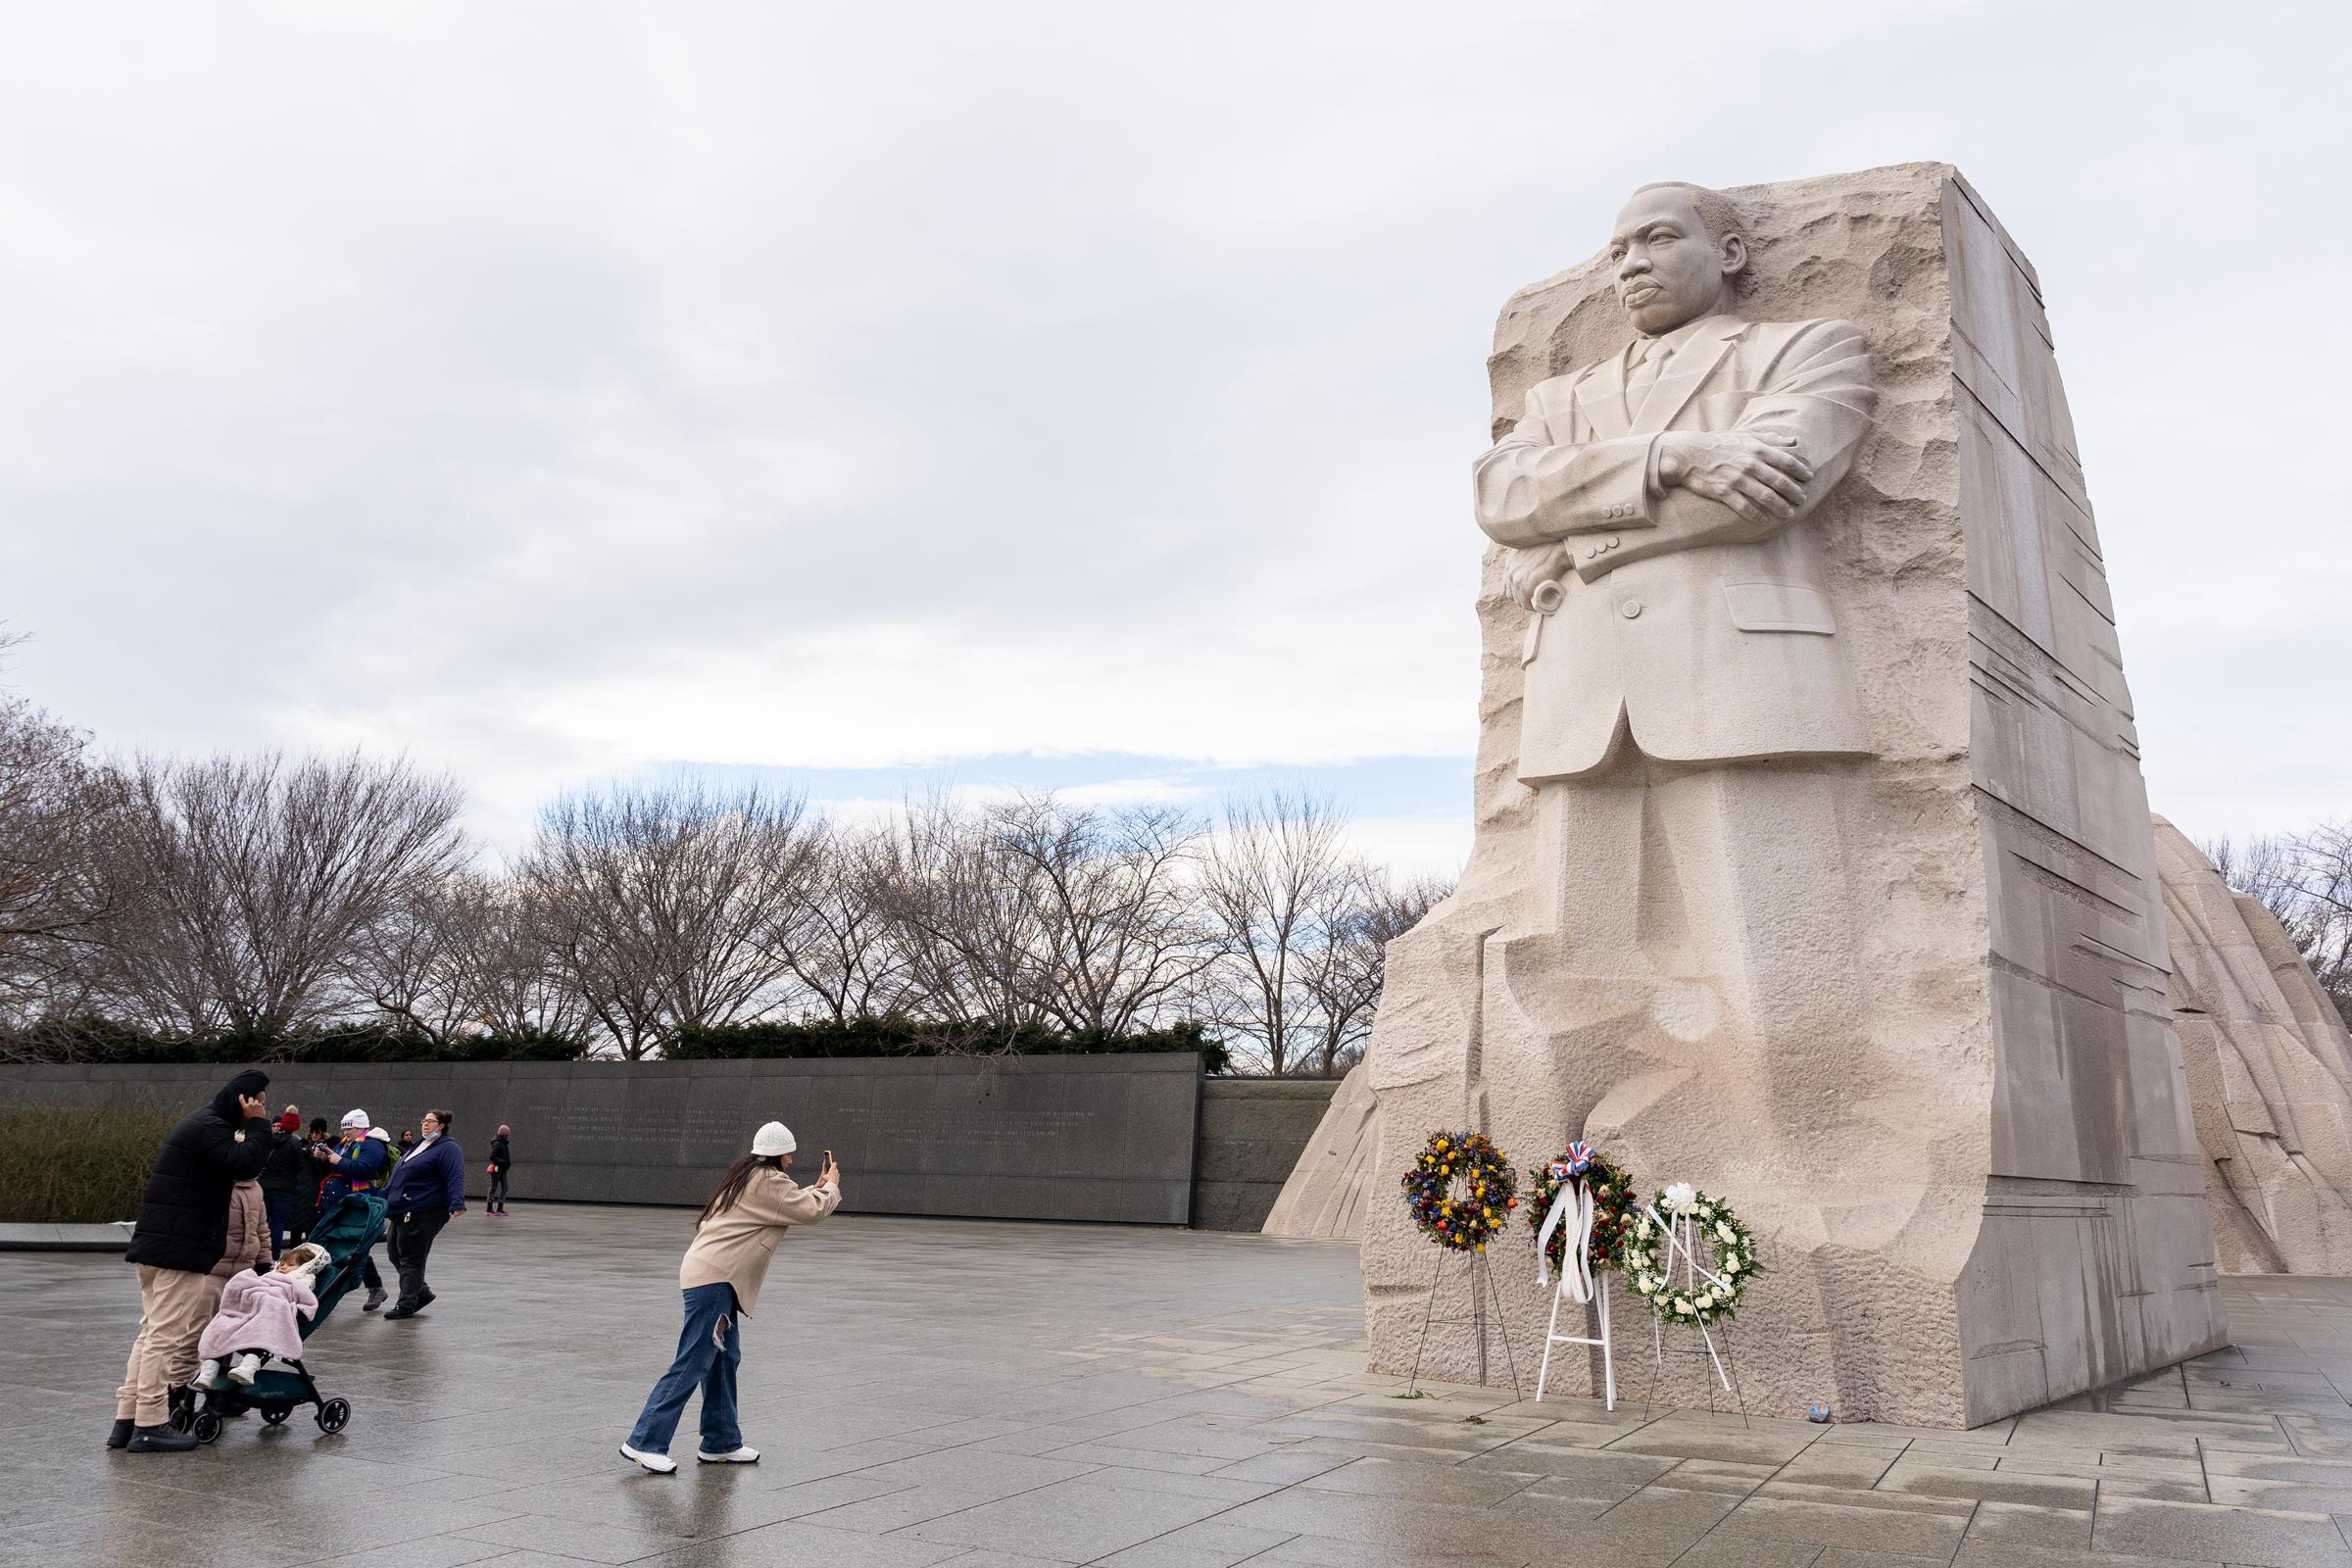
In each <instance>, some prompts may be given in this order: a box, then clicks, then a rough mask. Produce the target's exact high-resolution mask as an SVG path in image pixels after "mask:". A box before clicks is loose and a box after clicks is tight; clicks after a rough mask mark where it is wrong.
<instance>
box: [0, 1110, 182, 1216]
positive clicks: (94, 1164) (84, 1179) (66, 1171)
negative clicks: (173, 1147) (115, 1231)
mask: <svg viewBox="0 0 2352 1568" xmlns="http://www.w3.org/2000/svg"><path fill="white" fill-rule="evenodd" d="M177 1119H178V1118H177V1117H175V1116H173V1115H172V1113H170V1112H168V1111H161V1110H145V1109H123V1108H122V1107H120V1106H105V1107H95V1108H87V1109H64V1108H60V1107H55V1106H46V1105H6V1106H0V1223H12V1224H48V1225H103V1224H106V1223H108V1222H109V1221H112V1220H118V1219H130V1218H132V1217H134V1216H136V1215H137V1213H138V1211H139V1197H140V1195H141V1194H142V1193H143V1192H145V1191H146V1187H147V1172H148V1170H149V1168H150V1167H152V1166H153V1165H154V1163H155V1152H156V1151H157V1150H158V1149H160V1148H162V1147H163V1142H164V1135H165V1134H166V1133H168V1132H170V1131H171V1130H172V1123H173V1122H174V1121H175V1120H177Z"/></svg>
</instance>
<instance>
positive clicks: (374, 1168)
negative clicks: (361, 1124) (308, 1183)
mask: <svg viewBox="0 0 2352 1568" xmlns="http://www.w3.org/2000/svg"><path fill="white" fill-rule="evenodd" d="M335 1152H336V1153H338V1154H341V1155H342V1156H343V1162H342V1163H341V1164H339V1165H329V1164H328V1163H327V1162H326V1161H324V1160H320V1161H319V1169H320V1170H321V1171H323V1172H325V1175H324V1176H323V1177H322V1178H321V1179H320V1181H319V1213H321V1214H323V1213H325V1212H326V1211H327V1210H328V1209H329V1208H331V1207H333V1206H334V1204H335V1202H336V1201H337V1200H338V1199H341V1198H342V1197H344V1196H345V1195H346V1194H349V1193H354V1192H361V1193H364V1192H367V1191H368V1189H369V1188H371V1187H373V1186H374V1185H375V1184H376V1183H377V1182H379V1181H381V1180H382V1179H383V1175H384V1172H385V1171H386V1170H388V1169H389V1168H391V1164H392V1146H391V1145H389V1144H387V1143H385V1142H384V1141H383V1140H382V1139H381V1138H370V1137H368V1135H367V1134H366V1133H362V1134H361V1135H360V1136H359V1137H357V1138H346V1139H344V1140H343V1141H342V1142H341V1143H339V1144H337V1145H336V1146H335Z"/></svg>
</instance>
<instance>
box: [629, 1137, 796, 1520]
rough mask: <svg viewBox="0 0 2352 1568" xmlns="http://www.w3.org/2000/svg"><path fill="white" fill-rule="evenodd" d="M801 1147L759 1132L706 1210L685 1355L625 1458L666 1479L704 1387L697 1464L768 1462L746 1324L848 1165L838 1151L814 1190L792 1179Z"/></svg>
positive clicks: (683, 1340) (642, 1415) (641, 1416)
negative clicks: (784, 1253)
mask: <svg viewBox="0 0 2352 1568" xmlns="http://www.w3.org/2000/svg"><path fill="white" fill-rule="evenodd" d="M799 1147H800V1145H799V1143H798V1142H797V1141H796V1140H795V1139H794V1138H793V1136H792V1129H791V1128H789V1127H787V1126H785V1125H784V1124H783V1123H782V1122H780V1121H771V1122H769V1123H767V1124H766V1125H765V1126H763V1127H761V1128H760V1130H759V1131H758V1132H757V1133H754V1134H753V1135H752V1152H750V1153H748V1154H745V1155H743V1156H742V1157H740V1158H738V1159H737V1160H736V1161H735V1163H734V1164H732V1165H730V1166H728V1167H727V1174H726V1175H725V1176H724V1177H722V1178H721V1179H720V1181H719V1184H718V1187H717V1189H716V1190H715V1191H714V1192H712V1193H711V1201H710V1202H708V1203H706V1204H704V1205H703V1212H702V1217H701V1218H699V1219H697V1220H696V1221H695V1227H694V1242H693V1244H692V1245H691V1246H689V1247H688V1248H687V1249H686V1256H685V1259H684V1260H683V1261H682V1262H680V1263H679V1265H678V1289H679V1291H680V1293H681V1294H683V1296H684V1297H685V1305H686V1326H685V1330H684V1332H683V1333H681V1334H680V1335H679V1337H678V1353H677V1356H676V1358H675V1359H674V1360H672V1361H671V1362H670V1364H669V1370H668V1371H666V1372H664V1373H662V1380H661V1381H660V1382H659V1383H656V1384H655V1385H654V1392H653V1393H652V1394H651V1395H649V1396H648V1397H646V1401H645V1408H644V1409H643V1410H642V1411H640V1412H639V1413H638V1416H637V1425H636V1426H635V1427H634V1428H633V1429H631V1431H630V1433H629V1440H628V1441H627V1442H626V1443H624V1444H622V1445H621V1446H620V1456H621V1457H622V1458H624V1459H627V1460H628V1461H629V1462H631V1463H632V1464H635V1465H638V1466H640V1467H642V1468H644V1469H647V1470H651V1471H652V1472H654V1473H655V1474H656V1475H664V1476H665V1475H668V1474H669V1473H670V1472H672V1471H674V1470H676V1469H677V1467H678V1466H677V1461H675V1460H674V1459H672V1458H670V1456H669V1440H670V1437H671V1436H672V1434H674V1433H675V1432H676V1431H677V1430H678V1418H679V1417H680V1416H682V1415H684V1414H685V1411H686V1400H687V1398H688V1397H690V1396H691V1395H692V1394H693V1393H694V1392H695V1391H696V1390H697V1389H700V1390H701V1391H702V1394H703V1434H702V1446H700V1447H699V1448H698V1449H696V1451H695V1455H694V1456H695V1458H697V1459H698V1460H700V1461H702V1462H703V1463H704V1464H757V1463H759V1462H760V1450H759V1449H758V1448H753V1447H747V1446H745V1444H744V1441H743V1430H742V1428H741V1427H739V1426H738V1425H737V1424H736V1417H735V1370H736V1367H737V1366H738V1365H739V1364H740V1363H741V1362H742V1360H743V1323H742V1320H743V1319H745V1318H747V1317H750V1316H751V1315H752V1309H753V1308H754V1307H755V1306H757V1305H758V1304H759V1300H760V1285H761V1284H762V1283H763V1282H764V1281H765V1280H766V1278H767V1264H768V1260H769V1259H770V1258H771V1257H773V1256H774V1255H775V1250H776V1244H777V1243H778V1242H780V1241H782V1240H783V1239H784V1233H785V1232H786V1231H789V1230H790V1229H792V1227H793V1226H795V1225H813V1224H815V1223H816V1222H817V1221H818V1220H821V1219H823V1218H824V1217H825V1216H826V1215H828V1214H830V1213H832V1212H833V1210H834V1209H835V1208H836V1207H837V1206H839V1204H840V1202H841V1167H840V1166H838V1165H836V1164H835V1163H834V1162H833V1159H832V1156H831V1154H830V1152H828V1153H827V1155H826V1159H825V1167H824V1169H823V1170H822V1171H821V1172H819V1173H818V1175H817V1179H816V1185H815V1186H814V1187H803V1186H800V1185H799V1184H798V1183H796V1182H795V1181H793V1179H792V1178H791V1177H790V1176H788V1175H786V1174H785V1172H786V1171H787V1170H788V1169H790V1168H791V1165H792V1156H793V1152H794V1151H795V1150H797V1149H798V1148H799Z"/></svg>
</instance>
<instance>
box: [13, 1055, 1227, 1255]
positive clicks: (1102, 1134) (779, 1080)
mask: <svg viewBox="0 0 2352 1568" xmlns="http://www.w3.org/2000/svg"><path fill="white" fill-rule="evenodd" d="M264 1070H265V1071H267V1072H269V1073H270V1091H269V1093H270V1105H271V1107H272V1108H273V1109H275V1108H277V1107H279V1106H282V1105H284V1104H285V1103H287V1102H288V1101H292V1102H293V1103H296V1104H298V1105H300V1106H301V1108H302V1112H303V1115H304V1118H305V1119H306V1120H307V1119H308V1118H310V1117H312V1116H324V1117H325V1118H326V1119H327V1121H328V1122H329V1123H330V1124H332V1123H334V1122H336V1121H338V1120H340V1118H341V1117H342V1115H343V1112H345V1111H346V1110H349V1109H351V1108H353V1107H354V1106H357V1107H360V1108H363V1109H365V1110H366V1111H367V1112H368V1115H369V1117H370V1118H371V1119H372V1120H373V1121H374V1122H375V1123H376V1124H377V1125H379V1126H382V1127H384V1128H387V1129H389V1130H390V1131H391V1132H392V1133H394V1134H395V1135H397V1134H398V1133H399V1132H400V1130H401V1129H402V1128H404V1127H408V1128H414V1127H415V1126H416V1125H417V1122H418V1120H419V1119H420V1118H421V1117H422V1116H423V1114H424V1112H425V1110H426V1109H427V1108H428V1107H432V1106H440V1107H442V1108H445V1109H448V1110H451V1111H454V1112H455V1113H456V1115H457V1126H456V1137H457V1140H458V1142H459V1143H460V1144H462V1145H463V1146H465V1149H466V1186H467V1191H468V1192H469V1193H470V1194H473V1195H474V1196H477V1197H478V1196H479V1195H480V1193H481V1192H482V1190H483V1187H484V1185H485V1184H486V1182H487V1180H488V1178H487V1176H486V1174H485V1173H484V1170H483V1164H484V1161H485V1160H486V1158H487V1156H488V1152H489V1148H490V1135H491V1133H492V1132H493V1131H494V1130H495V1129H496V1128H497V1126H498V1125H499V1123H501V1122H505V1123H508V1124H509V1125H511V1126H512V1127H513V1128H514V1129H515V1132H514V1153H515V1170H514V1176H513V1181H514V1195H515V1200H516V1201H530V1200H531V1199H534V1198H538V1199H553V1200H558V1201H587V1202H617V1203H693V1204H700V1203H701V1202H702V1201H704V1199H705V1198H707V1197H708V1196H709V1194H710V1191H711V1186H712V1185H713V1184H714V1183H715V1182H716V1180H717V1178H718V1174H719V1172H720V1171H722V1170H724V1169H725V1168H726V1165H727V1162H728V1161H729V1160H731V1159H733V1158H734V1157H735V1156H736V1155H737V1154H739V1153H742V1152H745V1151H747V1150H749V1149H750V1148H751V1141H752V1134H753V1132H754V1131H755V1130H757V1129H758V1128H759V1126H760V1123H762V1122H765V1121H768V1120H771V1119H772V1120H777V1121H782V1122H784V1123H786V1124H788V1125H789V1126H790V1127H791V1128H792V1130H793V1133H794V1136H795V1137H797V1138H798V1139H799V1141H800V1146H801V1147H800V1152H799V1154H798V1156H796V1159H795V1165H794V1168H795V1170H796V1171H797V1172H799V1173H801V1174H803V1175H805V1176H808V1177H810V1178H813V1175H814V1172H815V1171H816V1168H817V1166H818V1163H819V1162H820V1161H821V1159H822V1158H823V1152H824V1151H825V1150H827V1149H831V1150H832V1151H833V1152H835V1153H836V1154H837V1155H838V1156H839V1157H840V1159H841V1162H842V1166H843V1169H844V1171H845V1173H846V1174H847V1176H848V1180H847V1181H846V1182H845V1184H844V1188H845V1193H846V1199H845V1201H844V1203H843V1207H844V1209H845V1210H847V1211H850V1212H863V1213H878V1214H934V1215H948V1216H966V1217H972V1218H988V1219H1055V1220H1093V1221H1104V1222H1118V1223H1129V1224H1146V1225H1183V1224H1185V1223H1187V1222H1188V1221H1189V1219H1190V1217H1191V1213H1192V1187H1193V1169H1194V1163H1195V1145H1196V1143H1197V1141H1198V1138H1199V1133H1200V1115H1201V1109H1200V1103H1201V1087H1200V1085H1201V1058H1200V1057H1199V1056H1197V1055H1194V1054H1189V1053H1177V1054H1152V1055H1105V1056H1025V1057H989V1058H980V1059H972V1058H959V1057H928V1058H922V1059H917V1060H875V1061H866V1060H853V1061H808V1060H775V1061H679V1062H663V1061H654V1062H467V1063H461V1064H456V1065H440V1064H426V1063H388V1064H382V1065H377V1064H368V1063H335V1064H328V1065H316V1064H302V1063H293V1064H286V1063H280V1064H276V1065H266V1066H265V1068H264ZM235 1071H236V1069H235V1068H234V1067H229V1066H170V1067H0V1103H39V1104H72V1105H85V1104H101V1105H103V1104H132V1103H145V1104H158V1105H164V1106H169V1107H180V1106H185V1107H188V1108H193V1107H194V1106H195V1105H196V1104H197V1103H200V1102H202V1101H203V1100H204V1099H205V1098H207V1097H208V1096H209V1095H210V1094H211V1093H212V1092H213V1091H214V1090H216V1089H218V1088H219V1087H220V1086H221V1084H222V1083H225V1082H226V1081H227V1080H228V1078H229V1077H230V1076H231V1075H232V1074H233V1073H234V1072H235Z"/></svg>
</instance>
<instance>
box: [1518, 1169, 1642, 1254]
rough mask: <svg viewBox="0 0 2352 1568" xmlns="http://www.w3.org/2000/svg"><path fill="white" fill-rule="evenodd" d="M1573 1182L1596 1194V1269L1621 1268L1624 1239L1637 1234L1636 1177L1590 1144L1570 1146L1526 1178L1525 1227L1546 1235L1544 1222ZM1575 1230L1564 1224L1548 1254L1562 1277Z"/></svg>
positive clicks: (1594, 1237)
mask: <svg viewBox="0 0 2352 1568" xmlns="http://www.w3.org/2000/svg"><path fill="white" fill-rule="evenodd" d="M1572 1177H1582V1178H1583V1180H1584V1183H1585V1185H1586V1186H1588V1187H1590V1188H1592V1189H1593V1245H1592V1248H1591V1249H1590V1251H1589V1254H1588V1255H1589V1256H1590V1257H1591V1258H1592V1260H1593V1267H1594V1268H1596V1269H1598V1268H1619V1267H1622V1266H1623V1261H1624V1257H1625V1241H1626V1238H1627V1237H1629V1236H1631V1235H1632V1234H1633V1233H1634V1216H1635V1215H1637V1214H1638V1213H1640V1212H1641V1209H1642V1203H1641V1200H1639V1199H1637V1198H1636V1197H1635V1196H1634V1183H1633V1178H1632V1177H1630V1176H1627V1175H1626V1174H1625V1173H1624V1172H1623V1171H1621V1170H1619V1169H1618V1168H1617V1167H1616V1166H1614V1165H1612V1164H1610V1163H1609V1162H1608V1160H1607V1159H1605V1158H1604V1157H1602V1155H1601V1152H1600V1151H1598V1150H1596V1149H1594V1148H1593V1146H1592V1145H1591V1144H1586V1143H1575V1144H1570V1145H1569V1146H1568V1147H1567V1149H1566V1150H1564V1151H1563V1152H1561V1153H1560V1156H1559V1157H1558V1158H1557V1159H1553V1160H1549V1161H1546V1162H1545V1163H1544V1164H1542V1165H1538V1166H1536V1167H1535V1168H1534V1169H1532V1170H1530V1171H1529V1172H1528V1173H1527V1178H1528V1185H1529V1193H1528V1208H1527V1228H1528V1229H1529V1230H1530V1231H1533V1232H1534V1233H1535V1234H1536V1235H1538V1236H1541V1235H1543V1234H1544V1217H1545V1216H1546V1215H1548V1214H1549V1213H1550V1212H1551V1204H1552V1201H1553V1200H1554V1199H1556V1198H1558V1197H1559V1196H1560V1189H1561V1188H1563V1187H1565V1186H1567V1185H1568V1183H1569V1180H1570V1179H1571V1178H1572ZM1574 1229H1575V1227H1574V1226H1573V1225H1562V1226H1561V1227H1560V1228H1559V1229H1557V1230H1555V1231H1553V1232H1552V1233H1551V1245H1550V1246H1549V1247H1548V1248H1546V1249H1544V1256H1545V1257H1546V1258H1547V1259H1548V1260H1549V1261H1550V1263H1551V1268H1552V1272H1554V1273H1561V1272H1564V1271H1565V1270H1566V1269H1567V1267H1568V1243H1569V1234H1568V1233H1569V1232H1570V1231H1572V1230H1574Z"/></svg>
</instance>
